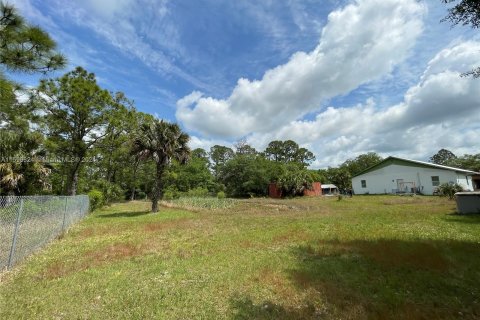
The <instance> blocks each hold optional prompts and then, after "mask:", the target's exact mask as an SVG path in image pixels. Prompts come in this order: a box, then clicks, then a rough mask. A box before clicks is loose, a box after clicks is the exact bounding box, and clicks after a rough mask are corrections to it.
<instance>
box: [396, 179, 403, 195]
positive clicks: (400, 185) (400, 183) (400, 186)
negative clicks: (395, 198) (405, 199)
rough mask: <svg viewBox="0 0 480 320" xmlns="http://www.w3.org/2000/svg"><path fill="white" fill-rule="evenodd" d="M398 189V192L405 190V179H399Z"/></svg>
mask: <svg viewBox="0 0 480 320" xmlns="http://www.w3.org/2000/svg"><path fill="white" fill-rule="evenodd" d="M397 190H398V192H404V191H405V190H403V179H397Z"/></svg>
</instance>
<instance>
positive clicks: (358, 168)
mask: <svg viewBox="0 0 480 320" xmlns="http://www.w3.org/2000/svg"><path fill="white" fill-rule="evenodd" d="M382 160H383V158H382V157H381V156H380V155H379V154H377V153H375V152H369V153H365V154H361V155H359V156H358V157H356V158H353V159H348V160H347V161H345V162H344V163H343V164H342V165H341V166H340V167H341V168H345V169H346V170H347V171H348V172H349V173H350V175H351V176H354V175H356V174H358V173H360V172H362V171H363V170H365V169H368V168H370V167H371V166H373V165H376V164H377V163H379V162H380V161H382Z"/></svg>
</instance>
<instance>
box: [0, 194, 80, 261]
mask: <svg viewBox="0 0 480 320" xmlns="http://www.w3.org/2000/svg"><path fill="white" fill-rule="evenodd" d="M88 209H89V199H88V196H85V195H80V196H22V197H16V196H7V197H0V270H3V269H5V268H10V267H12V266H13V265H15V264H17V263H18V262H20V261H21V260H23V259H24V258H25V257H27V256H28V255H29V254H31V253H32V252H34V251H35V250H38V249H39V248H41V247H43V246H44V245H45V244H47V243H48V242H49V241H51V240H52V239H54V238H55V237H57V236H58V235H60V234H61V233H63V232H64V231H65V230H66V229H67V228H68V227H69V226H70V225H72V224H73V223H75V222H77V221H79V220H80V219H82V218H83V217H84V216H85V215H86V214H87V213H88Z"/></svg>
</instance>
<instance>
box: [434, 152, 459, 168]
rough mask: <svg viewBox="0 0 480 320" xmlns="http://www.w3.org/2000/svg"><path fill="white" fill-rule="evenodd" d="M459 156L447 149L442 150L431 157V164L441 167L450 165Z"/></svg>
mask: <svg viewBox="0 0 480 320" xmlns="http://www.w3.org/2000/svg"><path fill="white" fill-rule="evenodd" d="M454 159H457V156H456V155H455V154H454V153H453V152H451V151H450V150H447V149H440V150H438V152H437V153H435V154H434V155H433V156H431V157H430V162H432V163H435V164H441V165H449V164H451V163H452V160H454Z"/></svg>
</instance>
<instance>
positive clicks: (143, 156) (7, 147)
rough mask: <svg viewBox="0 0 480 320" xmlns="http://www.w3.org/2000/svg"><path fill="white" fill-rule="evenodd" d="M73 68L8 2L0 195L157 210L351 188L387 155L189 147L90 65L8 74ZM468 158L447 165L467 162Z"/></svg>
mask: <svg viewBox="0 0 480 320" xmlns="http://www.w3.org/2000/svg"><path fill="white" fill-rule="evenodd" d="M66 64H67V60H66V57H64V56H63V55H61V54H60V53H58V51H57V49H56V43H55V42H54V41H53V40H52V39H51V38H50V36H49V35H48V34H47V33H46V32H44V31H43V30H41V29H40V28H38V27H34V26H31V25H29V24H28V23H27V22H26V21H25V20H24V19H23V18H22V17H21V16H20V15H18V13H17V12H16V10H15V8H13V7H12V6H10V5H7V4H4V3H0V67H1V69H0V106H1V108H0V195H12V194H14V195H31V194H53V195H75V194H78V193H82V194H84V193H88V194H89V195H90V197H91V199H92V204H93V205H94V206H99V205H102V204H104V203H108V202H111V201H116V200H122V199H127V200H133V199H143V198H146V197H149V198H150V199H152V211H157V210H158V200H160V199H162V198H166V199H173V198H176V197H179V196H182V195H189V196H206V195H216V196H219V197H224V196H231V197H250V196H266V195H267V192H268V184H269V183H271V182H276V183H277V185H278V186H279V187H280V188H282V190H283V193H284V195H287V196H294V195H300V194H302V193H303V191H304V190H305V188H309V187H310V186H311V183H312V182H314V181H320V182H322V183H333V184H335V185H337V186H338V187H339V189H341V190H346V189H349V188H350V187H351V177H352V176H353V175H355V174H358V173H359V172H361V171H363V170H365V169H366V168H368V167H370V166H372V165H374V164H376V163H378V162H379V161H381V160H382V158H381V157H380V156H379V155H378V154H376V153H374V152H370V153H367V154H363V155H360V156H358V157H356V158H352V159H348V160H347V161H345V162H344V163H343V164H341V165H340V166H338V167H330V168H328V169H321V170H310V169H308V166H309V165H310V164H311V163H312V162H313V161H314V160H315V156H314V154H313V153H312V152H311V151H309V150H308V149H306V148H303V147H300V146H299V145H298V144H297V143H296V142H295V141H292V140H286V141H280V140H274V141H271V142H270V143H269V144H268V145H267V147H266V148H265V150H262V151H257V150H255V148H253V147H252V146H250V145H249V144H248V143H247V142H246V141H245V140H241V141H238V142H237V143H236V144H235V145H234V146H233V148H230V147H228V146H221V145H215V146H213V147H212V148H210V150H203V149H195V150H190V149H189V147H188V141H189V137H188V135H187V134H186V133H184V132H182V130H181V128H180V127H179V126H178V125H177V124H175V123H169V122H167V121H164V120H159V119H156V118H154V117H153V116H152V115H150V114H146V113H143V112H140V111H138V110H137V109H136V107H135V104H134V102H133V101H132V100H131V99H129V98H128V97H127V96H126V95H125V94H124V93H122V92H111V91H108V90H106V89H104V88H102V87H101V86H100V85H99V84H98V83H97V81H96V78H95V75H94V74H93V73H90V72H88V71H87V70H85V69H84V68H82V67H77V68H75V69H74V70H72V71H69V72H67V73H65V74H64V75H62V76H60V77H57V78H45V79H42V80H41V81H40V83H39V84H38V85H37V86H36V87H35V88H28V89H27V88H25V87H23V86H22V85H21V84H18V83H15V82H13V81H12V80H10V79H9V78H8V77H7V75H6V71H8V72H10V73H42V74H45V75H47V74H48V73H49V72H51V71H54V70H61V69H63V68H65V66H66ZM476 157H477V158H478V155H476ZM467 158H468V157H467V156H464V157H463V158H461V157H460V158H457V157H455V159H453V160H452V159H449V160H448V161H457V162H455V164H457V163H458V164H457V166H459V167H465V166H467V165H468V166H469V164H468V161H470V160H471V159H470V158H468V159H467ZM469 159H470V160H469ZM462 161H463V162H462ZM448 163H449V164H452V163H454V162H448ZM476 170H477V171H478V170H480V168H478V167H476Z"/></svg>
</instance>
